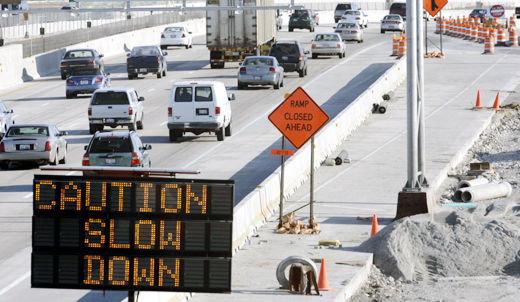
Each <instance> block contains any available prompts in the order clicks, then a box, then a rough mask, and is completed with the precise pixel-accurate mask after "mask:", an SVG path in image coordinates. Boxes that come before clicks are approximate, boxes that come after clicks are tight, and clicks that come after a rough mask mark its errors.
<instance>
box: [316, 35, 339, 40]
mask: <svg viewBox="0 0 520 302" xmlns="http://www.w3.org/2000/svg"><path fill="white" fill-rule="evenodd" d="M314 41H339V37H338V36H337V35H316V38H314Z"/></svg>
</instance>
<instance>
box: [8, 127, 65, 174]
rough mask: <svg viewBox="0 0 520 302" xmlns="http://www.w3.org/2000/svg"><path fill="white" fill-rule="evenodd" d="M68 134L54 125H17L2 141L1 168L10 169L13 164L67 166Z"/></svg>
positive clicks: (10, 128) (11, 128)
mask: <svg viewBox="0 0 520 302" xmlns="http://www.w3.org/2000/svg"><path fill="white" fill-rule="evenodd" d="M65 135H67V132H63V131H59V130H58V128H56V126H54V125H52V124H16V125H13V126H11V127H9V129H8V130H7V133H6V134H5V136H4V137H3V138H2V140H1V141H0V167H1V168H2V169H3V170H6V169H8V168H9V164H10V163H13V162H36V163H38V164H47V163H50V164H52V165H58V164H65V163H66V159H67V141H66V140H65V138H64V136H65Z"/></svg>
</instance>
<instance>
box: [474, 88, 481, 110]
mask: <svg viewBox="0 0 520 302" xmlns="http://www.w3.org/2000/svg"><path fill="white" fill-rule="evenodd" d="M475 108H482V101H481V100H480V90H479V91H478V92H477V103H476V104H475Z"/></svg>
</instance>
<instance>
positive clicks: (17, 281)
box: [0, 271, 31, 296]
mask: <svg viewBox="0 0 520 302" xmlns="http://www.w3.org/2000/svg"><path fill="white" fill-rule="evenodd" d="M30 276H31V272H30V271H29V272H27V273H25V274H23V275H22V276H20V277H19V278H18V279H16V280H14V281H13V282H11V284H9V285H8V286H6V287H4V288H2V290H0V296H2V295H3V294H5V293H6V292H8V291H9V290H10V289H11V288H13V287H15V286H17V285H18V284H20V283H22V282H23V281H24V280H25V279H27V278H29V277H30Z"/></svg>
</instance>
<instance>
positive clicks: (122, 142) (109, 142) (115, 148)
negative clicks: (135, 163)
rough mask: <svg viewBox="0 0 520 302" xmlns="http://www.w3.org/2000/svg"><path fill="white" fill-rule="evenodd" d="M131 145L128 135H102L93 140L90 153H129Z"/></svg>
mask: <svg viewBox="0 0 520 302" xmlns="http://www.w3.org/2000/svg"><path fill="white" fill-rule="evenodd" d="M131 146H132V144H131V143H130V138H129V137H128V136H102V137H96V138H94V140H92V143H91V144H90V150H89V153H115V152H120V153H129V152H132V147H131Z"/></svg>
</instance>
